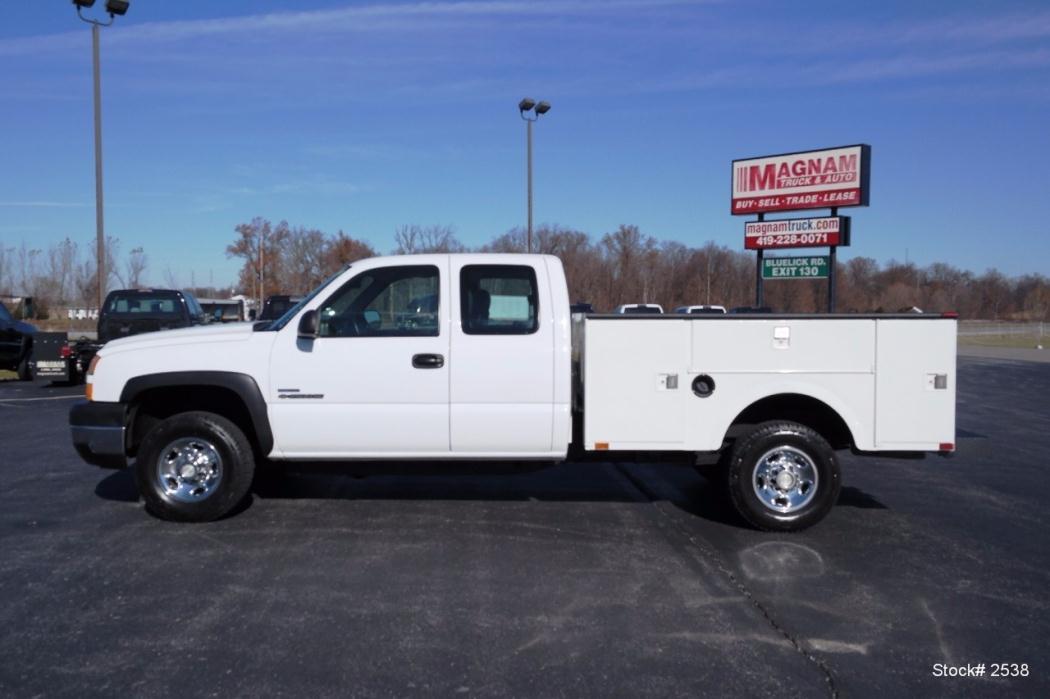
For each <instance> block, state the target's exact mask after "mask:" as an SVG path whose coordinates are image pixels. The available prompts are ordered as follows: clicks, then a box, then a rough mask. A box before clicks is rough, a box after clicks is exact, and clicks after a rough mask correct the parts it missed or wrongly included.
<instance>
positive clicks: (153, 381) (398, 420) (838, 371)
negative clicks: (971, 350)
mask: <svg viewBox="0 0 1050 699" xmlns="http://www.w3.org/2000/svg"><path fill="white" fill-rule="evenodd" d="M955 342H956V321H955V320H954V318H953V317H951V316H923V315H876V316H863V315H782V316H778V315H770V314H762V315H754V316H746V315H651V316H647V315H598V314H588V315H576V316H572V315H571V314H570V311H569V294H568V288H567V285H566V280H565V275H564V272H563V269H562V265H561V262H560V261H559V260H558V258H556V257H552V256H548V255H502V254H492V255H488V254H464V255H414V256H408V257H377V258H372V259H368V260H362V261H359V262H355V263H353V265H351V266H349V267H348V268H346V269H345V270H343V271H342V272H340V273H339V274H337V275H335V276H333V277H332V278H331V279H329V280H328V281H326V282H325V283H323V284H322V285H321V286H320V287H318V288H317V289H316V290H315V291H314V292H313V293H311V294H310V295H309V296H307V297H306V298H304V299H303V300H302V301H301V302H300V303H298V304H297V305H296V306H295V307H294V308H292V309H291V310H289V311H288V312H287V313H286V314H285V315H284V316H282V317H281V318H279V319H277V320H276V321H273V322H269V323H255V324H248V323H243V324H230V325H208V326H204V327H198V328H188V329H185V330H169V331H166V332H163V333H150V334H144V335H138V336H135V337H129V338H127V339H121V340H114V341H112V342H110V343H108V344H107V345H106V346H105V348H103V349H102V351H101V352H100V353H99V354H98V356H97V358H96V359H95V360H94V361H93V362H92V364H91V368H90V371H89V374H88V377H87V400H86V401H82V402H80V403H78V404H77V405H75V406H74V407H73V408H72V410H71V411H70V425H71V429H72V436H73V443H74V445H75V446H76V448H77V451H78V452H79V453H80V455H81V456H82V457H83V458H84V459H85V460H86V461H88V462H89V463H93V464H97V465H100V466H113V467H124V466H126V465H127V464H128V463H130V462H131V461H133V463H134V468H135V472H136V478H137V482H138V484H139V489H140V491H141V494H142V496H143V498H144V500H145V502H146V505H147V507H148V508H149V510H150V511H151V512H153V513H154V514H156V515H157V516H159V517H162V518H166V519H172V520H180V521H203V520H211V519H215V518H217V517H221V516H222V515H224V514H226V513H228V512H229V511H230V510H231V509H233V508H234V507H235V506H236V505H237V504H238V503H239V502H240V501H241V500H242V499H243V498H245V497H246V496H247V494H248V492H249V489H250V487H251V483H252V479H253V476H254V473H255V470H256V467H257V465H258V467H259V468H266V467H267V466H269V465H270V464H271V462H279V461H352V460H370V461H375V460H377V459H378V460H383V459H389V460H411V461H420V460H442V459H455V460H472V459H473V460H480V461H491V460H514V461H520V460H543V461H551V462H555V461H564V460H566V459H590V460H594V459H595V458H601V459H605V460H609V461H615V460H617V459H622V458H649V459H653V460H654V461H656V460H670V459H668V457H669V456H680V457H681V459H680V461H682V462H688V463H698V459H699V460H701V461H703V460H706V461H707V462H708V463H712V464H714V467H715V468H717V469H718V470H719V471H720V472H721V473H722V474H724V476H725V478H724V479H723V482H724V484H725V486H726V487H727V488H728V494H729V496H730V497H731V499H732V501H733V503H734V505H735V506H736V508H737V510H738V511H739V512H740V513H741V514H742V515H743V516H744V517H745V518H746V519H747V520H748V521H749V522H751V523H752V524H753V525H755V526H757V527H759V528H763V529H770V530H796V529H801V528H804V527H806V526H809V525H811V524H813V523H815V522H817V521H818V520H820V519H821V518H822V517H823V516H824V515H825V514H827V512H828V510H829V509H830V508H831V506H832V505H833V504H834V502H835V500H836V499H837V496H838V492H839V488H840V476H839V466H838V461H837V458H836V450H842V449H851V450H853V452H854V453H858V454H874V455H879V454H882V455H884V456H891V455H915V454H917V453H920V452H940V453H942V454H944V453H950V452H952V451H953V450H954V449H955V444H954V442H955V378H956V373H955V349H956V348H955ZM902 453H904V454H902Z"/></svg>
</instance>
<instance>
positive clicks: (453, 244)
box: [394, 225, 467, 255]
mask: <svg viewBox="0 0 1050 699" xmlns="http://www.w3.org/2000/svg"><path fill="white" fill-rule="evenodd" d="M394 244H395V245H396V246H397V247H396V248H395V249H394V253H395V254H397V255H419V254H423V253H430V252H466V250H467V246H465V245H464V244H463V243H461V242H459V239H458V238H456V232H455V229H453V228H452V227H451V226H427V227H425V228H424V227H423V226H415V225H413V226H399V227H398V228H397V230H395V231H394Z"/></svg>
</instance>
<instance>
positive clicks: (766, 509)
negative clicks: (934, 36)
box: [726, 421, 842, 532]
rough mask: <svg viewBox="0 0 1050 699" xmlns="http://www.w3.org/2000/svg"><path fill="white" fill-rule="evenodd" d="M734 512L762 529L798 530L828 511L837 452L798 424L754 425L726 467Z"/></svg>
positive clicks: (835, 485) (837, 484)
mask: <svg viewBox="0 0 1050 699" xmlns="http://www.w3.org/2000/svg"><path fill="white" fill-rule="evenodd" d="M726 476H727V483H728V488H729V496H730V499H731V500H732V502H733V506H734V507H735V508H736V510H737V512H739V513H740V515H741V516H742V517H743V518H744V519H746V520H747V521H748V522H749V523H751V524H752V525H753V526H754V527H756V528H758V529H762V530H765V531H783V532H788V531H800V530H802V529H805V528H807V527H810V526H813V525H814V524H816V523H817V522H819V521H820V520H822V519H823V518H824V517H825V515H827V514H828V512H829V511H830V510H831V507H832V506H833V505H834V504H835V501H836V500H838V496H839V490H840V489H841V487H842V484H841V479H840V475H839V465H838V460H837V459H836V458H835V452H834V451H833V450H832V449H831V446H830V445H829V444H828V443H827V440H825V439H824V438H823V437H821V436H820V435H819V434H818V433H817V432H816V431H814V430H812V429H810V428H809V427H806V426H805V425H800V424H798V423H796V422H786V421H773V422H763V423H762V424H760V425H757V426H756V427H755V428H754V429H753V430H752V431H751V432H749V433H747V434H746V435H744V436H742V437H741V438H740V439H738V440H737V441H736V444H735V445H734V446H733V450H732V453H731V454H730V458H729V467H728V469H727V474H726Z"/></svg>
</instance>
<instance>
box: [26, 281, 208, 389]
mask: <svg viewBox="0 0 1050 699" xmlns="http://www.w3.org/2000/svg"><path fill="white" fill-rule="evenodd" d="M207 322H208V316H207V315H206V314H205V313H204V309H203V308H201V305H200V303H198V301H197V299H196V298H194V296H193V294H191V293H190V292H188V291H176V290H173V289H118V290H117V291H111V292H109V294H107V295H106V301H105V302H104V303H103V304H102V311H101V312H100V313H99V314H98V339H97V340H87V339H82V340H80V341H78V342H76V343H75V344H73V345H72V346H70V345H68V344H66V343H61V342H49V343H44V344H42V346H41V351H40V352H39V353H37V356H36V362H35V365H36V367H35V370H36V375H37V378H41V379H44V378H46V379H50V380H52V381H69V382H73V381H78V380H80V379H82V378H83V377H84V374H85V373H86V372H87V370H88V367H89V366H90V364H91V360H92V359H93V358H94V356H95V354H96V353H97V352H98V351H99V350H100V349H102V346H103V345H104V344H106V343H107V342H109V341H110V340H118V339H120V338H122V337H130V336H132V335H140V334H142V333H149V332H156V331H158V330H174V329H176V328H188V327H190V326H191V325H202V324H204V323H207Z"/></svg>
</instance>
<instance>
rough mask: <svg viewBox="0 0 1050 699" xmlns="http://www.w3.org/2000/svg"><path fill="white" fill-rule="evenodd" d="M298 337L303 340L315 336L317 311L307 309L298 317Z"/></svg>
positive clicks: (311, 338)
mask: <svg viewBox="0 0 1050 699" xmlns="http://www.w3.org/2000/svg"><path fill="white" fill-rule="evenodd" d="M299 337H300V338H302V339H304V340H313V339H314V338H316V337H317V311H307V312H306V313H304V314H303V316H302V318H300V319H299Z"/></svg>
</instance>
